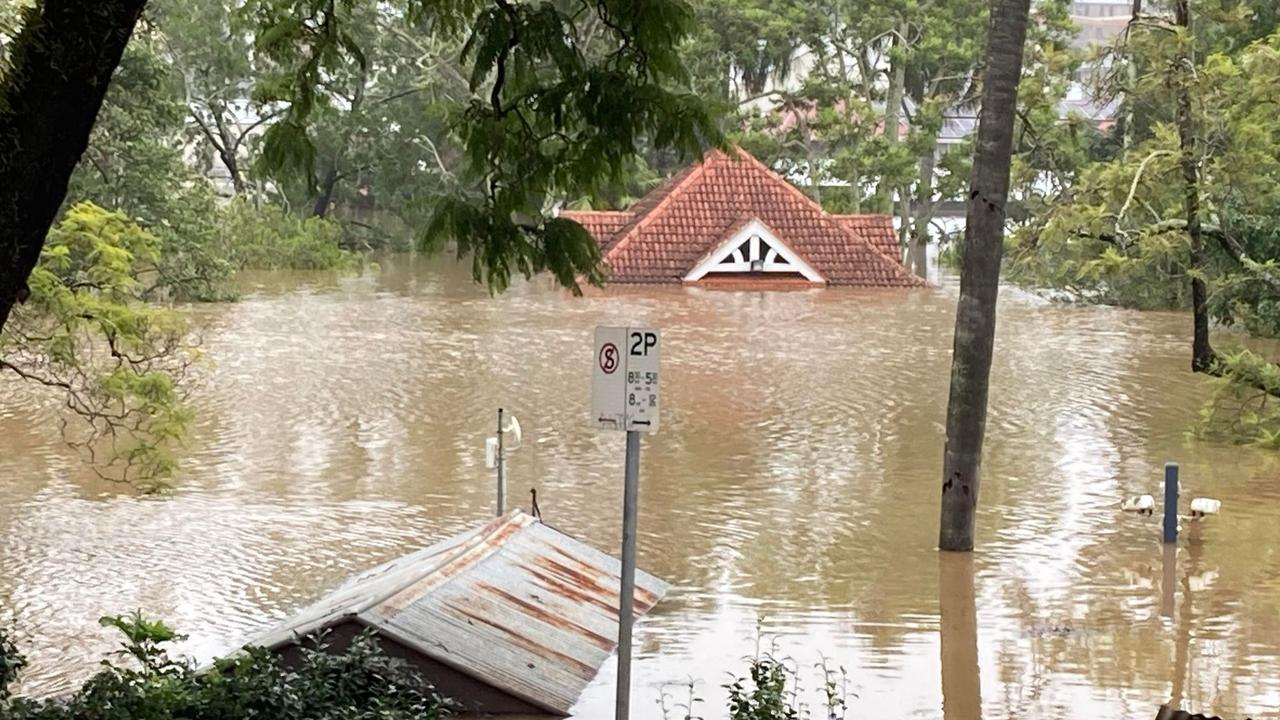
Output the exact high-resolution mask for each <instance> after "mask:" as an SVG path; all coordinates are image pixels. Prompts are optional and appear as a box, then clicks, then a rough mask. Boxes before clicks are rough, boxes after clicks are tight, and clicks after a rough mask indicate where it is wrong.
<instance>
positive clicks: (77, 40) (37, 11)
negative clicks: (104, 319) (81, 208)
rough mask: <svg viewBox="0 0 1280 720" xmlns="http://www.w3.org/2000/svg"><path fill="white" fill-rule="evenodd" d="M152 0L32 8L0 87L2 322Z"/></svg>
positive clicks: (57, 2)
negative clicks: (116, 71)
mask: <svg viewBox="0 0 1280 720" xmlns="http://www.w3.org/2000/svg"><path fill="white" fill-rule="evenodd" d="M145 4H146V0H101V1H99V2H91V3H86V2H79V1H76V0H44V1H43V2H40V3H37V4H36V6H35V7H33V8H31V9H29V10H28V11H27V12H26V13H24V23H23V26H22V30H21V32H19V33H18V37H17V38H16V39H15V40H14V41H13V44H12V45H11V46H10V48H9V50H8V55H9V57H8V61H9V62H8V67H7V68H6V70H5V72H4V73H3V81H2V84H0V329H3V328H4V324H5V322H6V321H8V319H9V313H10V312H11V311H12V310H13V306H14V305H15V304H17V303H20V302H22V301H24V300H25V299H26V297H27V295H28V294H29V290H28V288H27V278H28V277H29V276H30V275H31V271H32V269H34V268H35V266H36V263H37V262H38V261H39V260H40V250H41V248H43V247H44V240H45V235H46V234H47V233H48V232H49V226H50V225H52V224H53V221H54V218H55V217H57V214H58V209H59V208H60V207H61V206H62V201H63V200H64V199H65V198H66V195H67V182H68V181H69V180H70V179H71V173H72V172H73V171H74V170H75V168H76V165H77V164H78V163H79V162H80V156H81V155H83V154H84V151H85V148H86V147H88V145H89V132H90V131H91V130H93V123H94V121H95V120H96V119H97V117H98V110H99V109H100V108H101V107H102V100H103V98H104V97H105V96H106V94H107V86H108V85H109V84H110V82H111V75H112V73H113V72H114V71H115V69H116V66H117V65H119V64H120V57H121V55H123V54H124V48H125V45H127V44H128V42H129V37H130V35H132V34H133V27H134V25H135V24H137V22H138V17H139V15H141V14H142V7H143V5H145Z"/></svg>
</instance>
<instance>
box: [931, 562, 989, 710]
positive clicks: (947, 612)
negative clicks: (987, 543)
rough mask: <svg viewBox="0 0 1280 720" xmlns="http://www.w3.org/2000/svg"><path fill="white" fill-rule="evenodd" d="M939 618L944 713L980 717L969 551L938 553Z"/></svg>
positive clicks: (976, 620) (980, 707)
mask: <svg viewBox="0 0 1280 720" xmlns="http://www.w3.org/2000/svg"><path fill="white" fill-rule="evenodd" d="M938 622H939V624H940V625H941V627H940V628H939V633H938V634H939V636H940V639H941V643H942V716H943V717H944V718H946V720H981V718H982V680H981V677H980V676H981V672H980V670H979V669H978V611H977V605H976V604H975V601H974V591H973V555H972V554H970V553H939V554H938Z"/></svg>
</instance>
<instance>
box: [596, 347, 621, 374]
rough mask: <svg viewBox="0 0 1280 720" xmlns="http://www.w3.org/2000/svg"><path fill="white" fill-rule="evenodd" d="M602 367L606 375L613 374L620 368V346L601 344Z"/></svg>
mask: <svg viewBox="0 0 1280 720" xmlns="http://www.w3.org/2000/svg"><path fill="white" fill-rule="evenodd" d="M600 369H601V370H603V371H604V373H605V374H606V375H612V374H613V372H614V371H615V370H617V369H618V346H617V345H614V344H613V343H605V344H604V345H602V346H600Z"/></svg>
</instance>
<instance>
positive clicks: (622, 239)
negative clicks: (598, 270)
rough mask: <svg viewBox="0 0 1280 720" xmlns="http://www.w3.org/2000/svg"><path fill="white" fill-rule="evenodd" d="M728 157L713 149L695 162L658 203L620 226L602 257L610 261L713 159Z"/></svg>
mask: <svg viewBox="0 0 1280 720" xmlns="http://www.w3.org/2000/svg"><path fill="white" fill-rule="evenodd" d="M727 158H728V156H727V155H725V154H724V153H722V152H720V151H719V150H711V151H710V152H708V153H706V154H705V155H703V156H702V157H701V158H700V159H699V160H698V161H697V162H696V163H694V166H693V169H692V171H690V172H689V174H688V175H686V176H685V177H683V178H681V179H680V180H679V182H677V183H676V184H675V185H674V186H672V187H671V188H670V189H668V190H667V192H666V194H665V195H664V196H663V197H662V199H661V200H659V201H658V204H657V205H654V206H653V207H651V208H649V209H648V210H647V211H645V212H644V213H643V214H640V215H637V216H635V217H633V218H632V219H631V222H629V223H627V225H626V226H625V227H622V228H619V230H618V235H617V236H616V237H617V239H616V240H615V241H614V242H613V247H611V248H609V250H608V252H606V253H605V254H604V257H602V258H601V259H602V260H604V261H605V262H608V260H609V258H610V257H612V256H613V254H614V253H616V252H617V251H618V250H619V249H620V248H622V247H625V246H626V245H627V244H628V243H629V242H630V240H631V239H632V238H634V237H635V236H636V235H638V234H640V230H641V229H643V228H644V227H645V226H646V225H648V224H649V222H650V219H651V218H653V217H654V215H655V214H656V213H657V212H658V211H660V210H662V209H663V208H665V207H666V206H667V205H669V204H670V203H671V200H672V198H674V197H677V196H679V195H680V193H681V191H682V190H684V189H685V188H687V187H688V186H689V184H690V183H692V182H693V181H694V180H697V179H700V178H701V177H702V175H703V174H704V173H705V172H706V169H707V166H708V165H709V164H711V162H712V161H718V160H721V159H727ZM673 177H674V176H673ZM660 189H661V188H658V189H655V190H654V192H658V191H659V190H660ZM642 202H643V201H642Z"/></svg>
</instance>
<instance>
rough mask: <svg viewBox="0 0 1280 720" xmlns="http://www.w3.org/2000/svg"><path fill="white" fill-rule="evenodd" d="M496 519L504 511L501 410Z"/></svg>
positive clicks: (505, 487) (505, 493) (505, 492)
mask: <svg viewBox="0 0 1280 720" xmlns="http://www.w3.org/2000/svg"><path fill="white" fill-rule="evenodd" d="M497 465H498V517H502V513H503V512H505V510H506V505H507V480H506V478H504V477H503V476H502V474H503V470H505V469H506V468H505V467H503V466H504V465H506V463H505V462H504V461H503V457H502V408H498V463H497Z"/></svg>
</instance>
